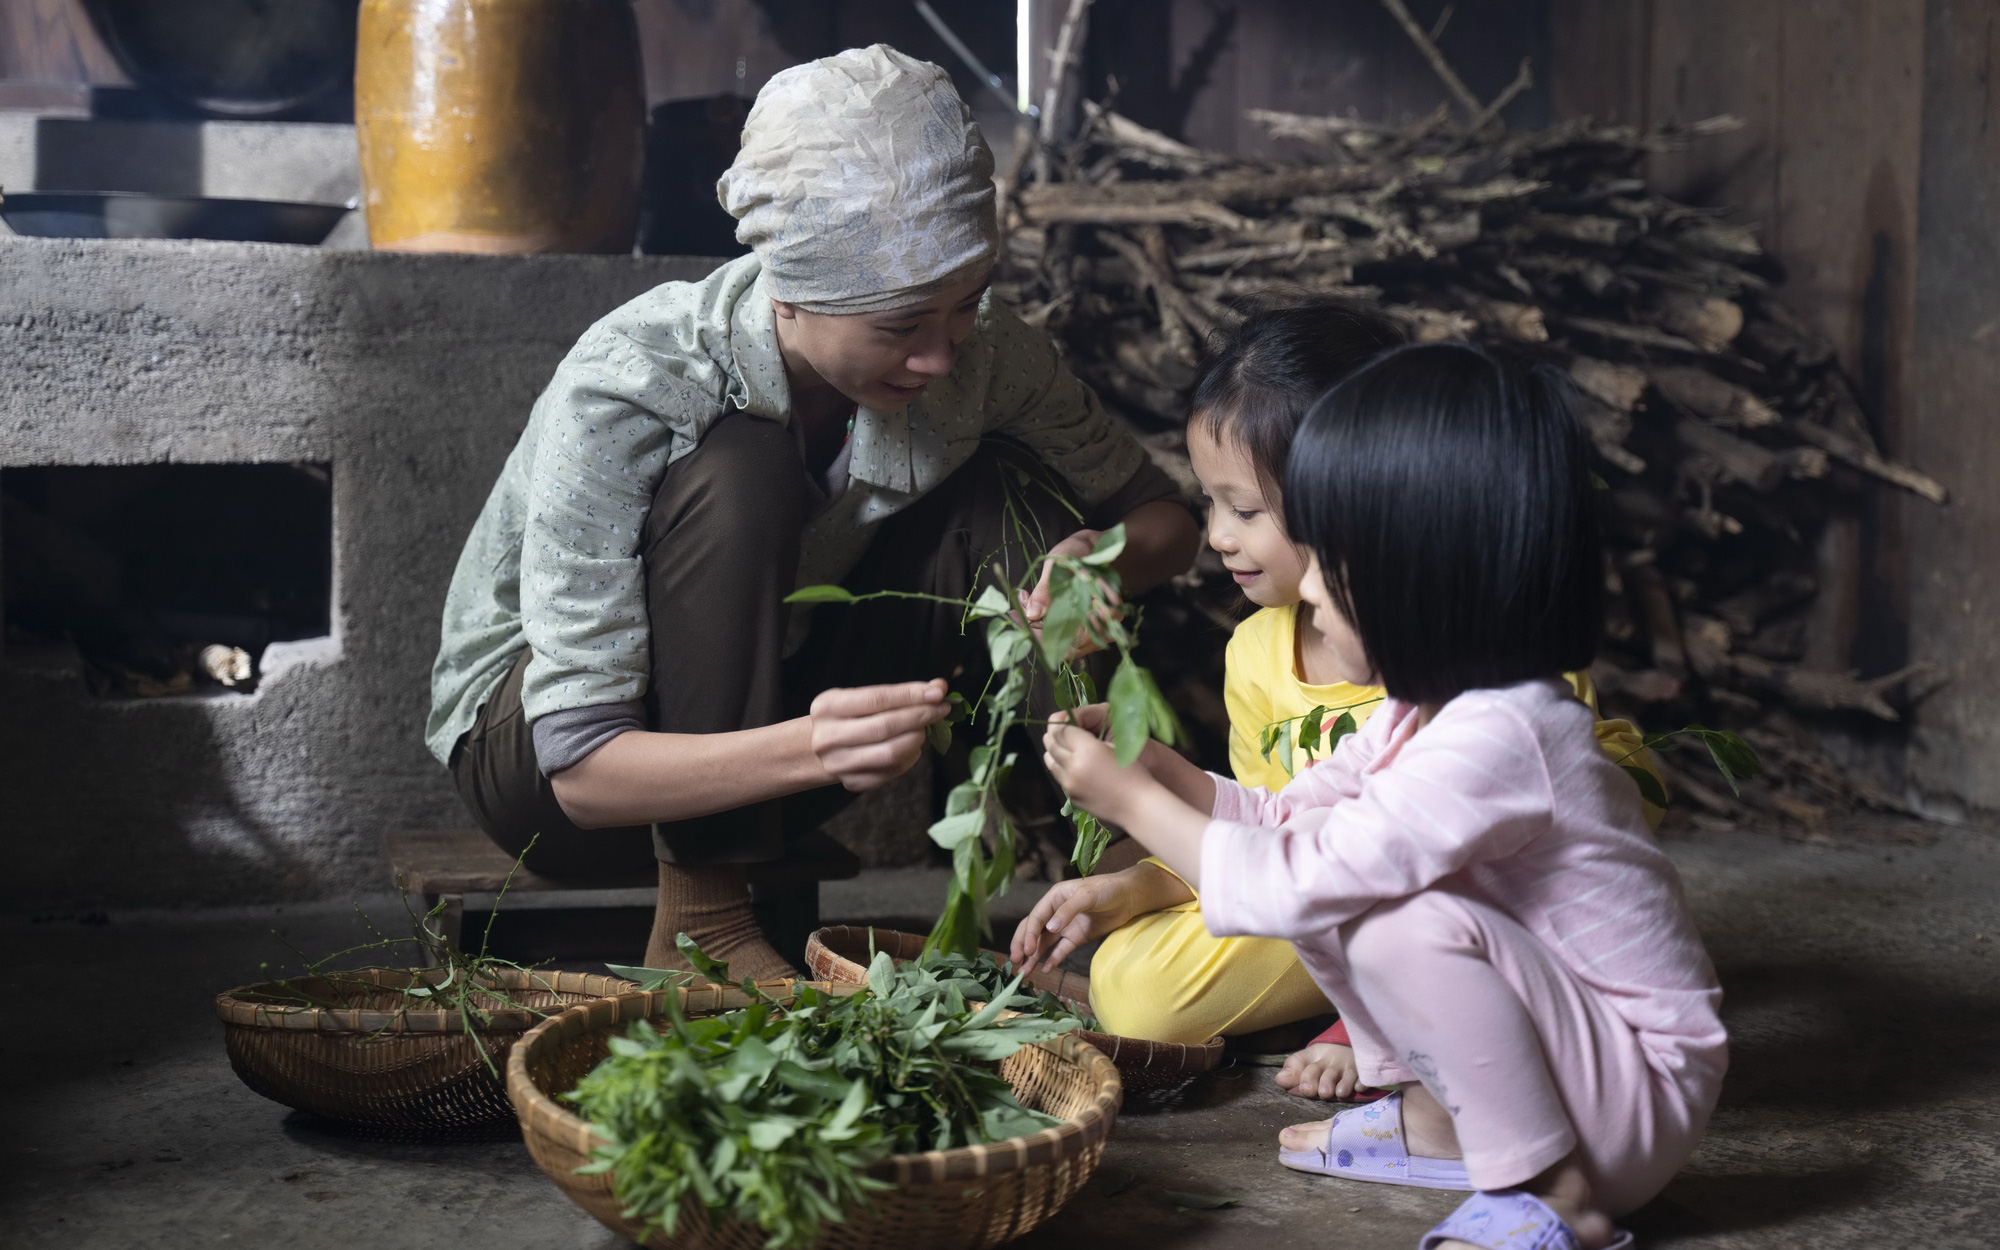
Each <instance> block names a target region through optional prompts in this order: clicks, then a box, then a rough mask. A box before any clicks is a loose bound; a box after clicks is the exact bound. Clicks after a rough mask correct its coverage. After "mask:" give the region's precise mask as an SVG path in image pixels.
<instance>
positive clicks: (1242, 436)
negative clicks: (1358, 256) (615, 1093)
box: [1190, 300, 1403, 495]
mask: <svg viewBox="0 0 2000 1250" xmlns="http://www.w3.org/2000/svg"><path fill="white" fill-rule="evenodd" d="M1402 341H1403V335H1402V332H1401V331H1400V330H1398V329H1397V328H1396V324H1395V323H1394V322H1392V321H1390V320H1388V319H1387V318H1385V317H1381V316H1378V315H1376V314H1374V313H1371V312H1363V311H1361V310H1359V309H1356V308H1353V307H1350V306H1348V305H1346V304H1338V303H1333V302H1331V301H1327V300H1310V301H1307V302H1304V303H1300V304H1293V305H1289V306H1287V307H1283V308H1270V309H1266V310H1264V311H1261V312H1254V313H1251V314H1250V315H1249V316H1248V317H1246V318H1244V319H1243V321H1242V322H1241V323H1240V324H1239V325H1237V326H1236V328H1235V329H1233V330H1230V331H1228V332H1227V333H1225V334H1224V335H1223V336H1222V337H1221V339H1220V340H1219V341H1218V342H1216V343H1215V344H1214V346H1213V347H1212V348H1211V349H1210V355H1209V359H1208V362H1207V363H1206V364H1205V365H1204V366H1203V368H1202V371H1201V376H1200V377H1199V378H1198V379H1197V380H1196V381H1195V385H1194V396H1193V398H1192V400H1191V401H1190V410H1191V412H1192V414H1193V415H1192V417H1191V418H1190V424H1192V425H1193V426H1195V427H1196V428H1197V429H1201V430H1204V431H1205V432H1206V433H1207V434H1208V435H1209V436H1210V437H1211V438H1214V439H1215V440H1216V441H1217V442H1223V441H1225V440H1226V439H1233V440H1235V441H1236V442H1237V443H1239V444H1240V445H1241V446H1242V447H1243V448H1244V450H1246V451H1247V452H1249V453H1250V463H1251V464H1252V465H1254V466H1255V467H1256V470H1257V477H1258V479H1259V480H1260V481H1261V482H1262V483H1263V485H1264V489H1265V491H1266V493H1267V494H1271V495H1275V494H1276V493H1277V492H1278V489H1279V488H1280V487H1281V486H1282V485H1283V484H1284V481H1285V461H1286V458H1287V457H1288V456H1289V455H1290V453H1291V448H1292V435H1294V434H1296V433H1297V432H1298V428H1299V422H1300V421H1301V420H1303V419H1304V417H1305V415H1306V410H1307V409H1308V408H1311V407H1312V405H1313V401H1314V400H1316V399H1318V398H1319V397H1320V396H1321V395H1324V394H1326V393H1327V391H1329V390H1331V389H1332V388H1333V387H1334V385H1335V384H1337V383H1338V382H1340V380H1341V379H1343V378H1345V377H1347V375H1349V374H1351V373H1353V372H1354V371H1355V370H1356V369H1359V368H1360V367H1361V366H1362V365H1365V364H1367V363H1368V362H1369V361H1370V360H1373V359H1374V358H1375V357H1376V356H1378V355H1380V354H1381V353H1382V352H1384V351H1386V350H1388V349H1389V348H1391V347H1394V346H1396V345H1397V344H1398V343H1401V342H1402Z"/></svg>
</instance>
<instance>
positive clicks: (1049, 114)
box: [1035, 0, 1090, 182]
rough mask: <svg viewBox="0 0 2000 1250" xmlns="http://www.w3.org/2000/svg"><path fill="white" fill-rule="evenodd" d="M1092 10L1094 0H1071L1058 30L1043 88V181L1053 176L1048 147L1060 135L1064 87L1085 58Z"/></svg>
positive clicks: (1039, 171) (1039, 169) (1039, 162)
mask: <svg viewBox="0 0 2000 1250" xmlns="http://www.w3.org/2000/svg"><path fill="white" fill-rule="evenodd" d="M1089 12H1090V0H1069V12H1068V13H1066V14H1064V15H1063V21H1062V26H1061V28H1060V29H1058V30H1057V32H1056V46H1055V48H1054V49H1053V50H1052V51H1051V52H1050V53H1049V83H1048V86H1047V87H1045V88H1044V89H1043V91H1042V117H1041V130H1042V147H1041V150H1040V151H1038V152H1036V154H1035V177H1036V178H1037V180H1039V181H1042V182H1047V181H1048V180H1049V157H1048V149H1049V148H1050V147H1051V146H1053V145H1054V144H1055V141H1056V140H1057V138H1059V137H1060V136H1058V135H1057V133H1056V127H1057V125H1058V121H1059V118H1060V115H1061V105H1062V100H1063V92H1064V88H1065V87H1067V86H1068V83H1069V75H1070V71H1071V70H1073V69H1074V68H1076V66H1077V64H1078V63H1079V62H1080V61H1081V60H1082V59H1083V58H1082V56H1081V55H1080V53H1081V48H1080V46H1079V43H1078V38H1077V36H1078V35H1079V33H1080V32H1081V31H1082V29H1083V19H1084V16H1085V15H1086V14H1087V13H1089Z"/></svg>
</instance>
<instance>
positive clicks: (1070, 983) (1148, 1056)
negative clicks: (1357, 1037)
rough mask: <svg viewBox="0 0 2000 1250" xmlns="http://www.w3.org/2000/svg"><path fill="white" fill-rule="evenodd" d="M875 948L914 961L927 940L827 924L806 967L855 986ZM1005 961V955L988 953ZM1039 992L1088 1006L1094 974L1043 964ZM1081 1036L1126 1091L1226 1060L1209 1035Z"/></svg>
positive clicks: (810, 944) (1035, 978)
mask: <svg viewBox="0 0 2000 1250" xmlns="http://www.w3.org/2000/svg"><path fill="white" fill-rule="evenodd" d="M871 940H872V942H873V948H872V949H873V950H878V951H888V952H889V956H890V958H892V959H896V960H905V959H915V958H916V957H917V956H918V955H919V954H920V953H921V952H922V951H923V949H924V939H923V938H922V937H920V936H919V935H917V934H915V933H903V932H900V931H898V930H895V929H870V928H867V927H864V926H861V925H829V926H828V927H826V928H824V929H817V930H815V931H814V932H813V935H812V936H811V937H810V938H808V939H806V965H807V967H808V968H810V969H811V971H812V974H813V975H814V976H815V977H818V978H819V979H820V980H822V981H833V982H837V983H841V984H852V983H854V982H857V981H866V980H867V979H868V961H869V960H870V959H871V958H872V957H873V956H872V955H871V953H870V950H871V948H870V942H871ZM989 953H991V954H993V955H994V958H996V959H1000V960H1002V961H1005V959H1006V956H1004V955H1000V954H998V953H997V952H989ZM1027 984H1028V985H1029V986H1030V987H1032V988H1033V989H1036V990H1041V991H1045V992H1047V993H1050V994H1054V995H1055V996H1056V997H1057V998H1060V999H1062V1000H1063V1001H1064V1002H1065V1003H1068V1004H1069V1005H1070V1006H1072V1007H1075V1008H1078V1009H1080V1010H1084V1011H1089V1010H1090V978H1089V977H1086V976H1082V975H1080V974H1078V973H1074V972H1065V971H1063V970H1062V969H1061V968H1044V969H1042V970H1041V971H1039V972H1036V973H1033V974H1031V975H1030V976H1029V977H1028V980H1027ZM1076 1036H1077V1037H1079V1038H1081V1039H1082V1040H1084V1041H1086V1042H1088V1043H1090V1044H1091V1045H1092V1046H1095V1047H1096V1048H1097V1049H1099V1050H1101V1051H1103V1052H1104V1054H1105V1056H1106V1057H1107V1058H1109V1059H1110V1060H1111V1062H1112V1063H1114V1064H1117V1065H1118V1076H1119V1079H1120V1080H1122V1081H1123V1082H1124V1084H1125V1088H1126V1089H1128V1090H1147V1089H1170V1088H1172V1087H1174V1086H1177V1085H1181V1084H1184V1083H1185V1082H1187V1081H1191V1080H1193V1079H1194V1078H1195V1077H1197V1076H1199V1075H1201V1074H1202V1073H1204V1072H1206V1071H1208V1070H1209V1069H1211V1068H1213V1067H1215V1066H1216V1065H1217V1064H1219V1063H1221V1062H1222V1039H1221V1038H1220V1037H1211V1038H1209V1039H1208V1041H1206V1042H1204V1043H1202V1044H1201V1045H1199V1046H1189V1045H1187V1044H1185V1043H1182V1042H1151V1041H1147V1040H1146V1039H1145V1038H1142V1037H1120V1036H1118V1035H1117V1034H1114V1033H1099V1032H1097V1031H1096V1030H1094V1029H1084V1030H1081V1031H1079V1032H1078V1033H1077V1035H1076Z"/></svg>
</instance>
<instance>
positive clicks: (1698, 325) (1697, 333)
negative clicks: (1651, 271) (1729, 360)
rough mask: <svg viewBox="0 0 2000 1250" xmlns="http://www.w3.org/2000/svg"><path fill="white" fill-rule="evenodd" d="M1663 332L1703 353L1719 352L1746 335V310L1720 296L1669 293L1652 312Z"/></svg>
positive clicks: (1688, 292) (1666, 293) (1662, 296)
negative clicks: (1680, 338) (1744, 333)
mask: <svg viewBox="0 0 2000 1250" xmlns="http://www.w3.org/2000/svg"><path fill="white" fill-rule="evenodd" d="M1650 312H1651V315H1652V317H1653V318H1654V319H1655V320H1656V321H1657V322H1658V324H1659V326H1660V328H1662V329H1664V330H1666V331H1668V332H1669V333H1671V334H1678V335H1679V336H1681V337H1682V338H1684V339H1687V340H1688V341H1689V342H1691V343H1694V344H1696V345H1697V346H1699V347H1700V348H1701V349H1702V350H1703V351H1706V352H1719V351H1721V350H1722V349H1723V348H1725V347H1727V346H1729V345H1730V344H1731V343H1732V342H1734V341H1735V340H1736V336H1737V335H1738V334H1740V333H1742V331H1743V309H1742V308H1741V307H1740V306H1739V305H1738V304H1737V303H1736V302H1735V301H1734V300H1726V299H1723V298H1722V297H1721V296H1719V295H1697V294H1695V293H1694V292H1692V291H1667V292H1664V293H1662V294H1661V296H1660V298H1659V300H1658V302H1657V303H1656V304H1655V305H1654V307H1653V308H1652V309H1651V310H1650Z"/></svg>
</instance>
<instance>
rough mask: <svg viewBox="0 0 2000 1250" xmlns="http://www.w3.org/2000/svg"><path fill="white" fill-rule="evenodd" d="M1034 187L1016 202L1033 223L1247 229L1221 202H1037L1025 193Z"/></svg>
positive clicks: (1023, 218)
mask: <svg viewBox="0 0 2000 1250" xmlns="http://www.w3.org/2000/svg"><path fill="white" fill-rule="evenodd" d="M1057 185H1067V184H1057ZM1033 190H1036V188H1034V187H1025V188H1023V189H1022V195H1021V196H1020V198H1019V199H1018V200H1017V201H1016V202H1017V203H1018V204H1019V205H1020V208H1021V218H1022V220H1024V221H1027V222H1030V223H1033V224H1035V225H1053V224H1056V223H1059V222H1067V223H1072V224H1075V225H1086V226H1144V225H1162V226H1208V227H1211V228H1215V229H1221V230H1232V231H1233V230H1247V229H1249V228H1250V221H1249V219H1248V218H1245V217H1241V216H1238V215H1237V214H1235V213H1232V212H1230V211H1229V210H1228V209H1226V208H1224V207H1222V205H1220V204H1216V203H1213V202H1212V201H1208V200H1198V199H1197V200H1186V201H1182V202H1179V203H1146V202H1134V203H1118V202H1102V203H1093V202H1091V201H1088V200H1049V201H1041V202H1037V201H1034V200H1032V199H1030V198H1029V197H1028V195H1027V192H1029V191H1033Z"/></svg>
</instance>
